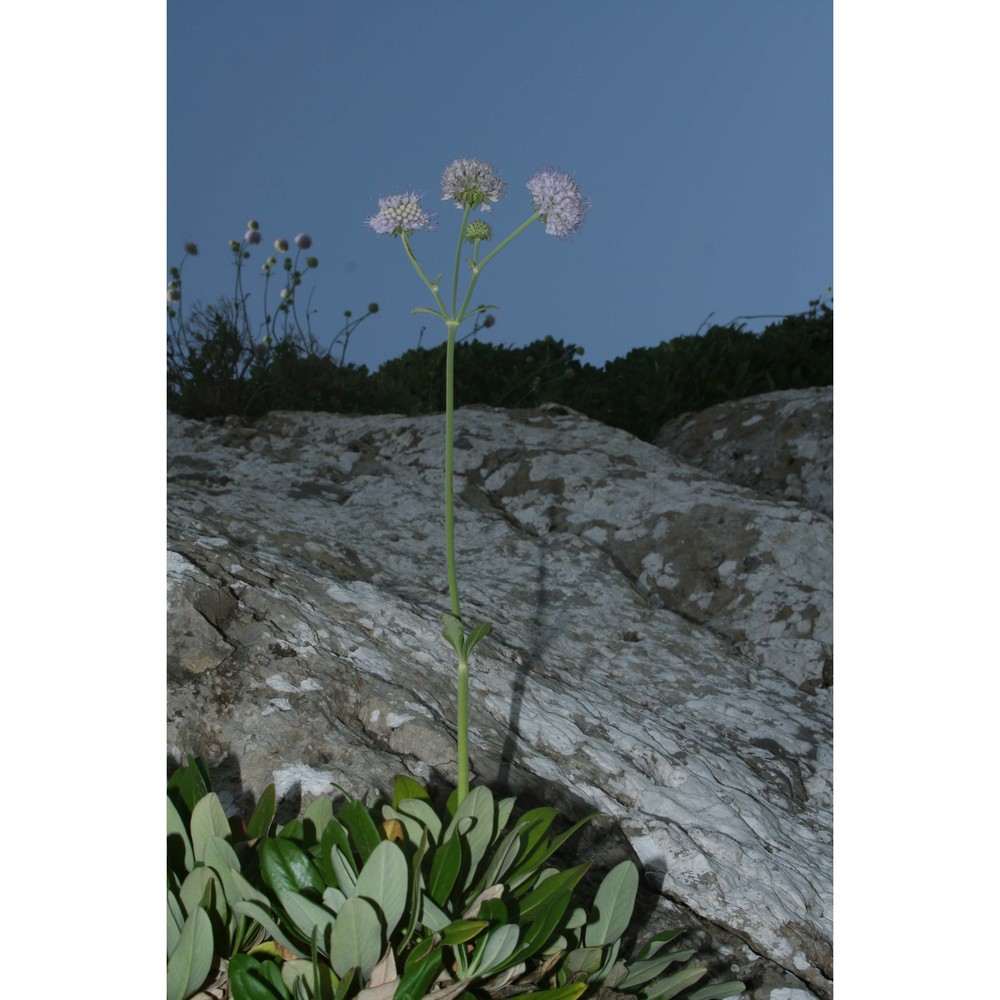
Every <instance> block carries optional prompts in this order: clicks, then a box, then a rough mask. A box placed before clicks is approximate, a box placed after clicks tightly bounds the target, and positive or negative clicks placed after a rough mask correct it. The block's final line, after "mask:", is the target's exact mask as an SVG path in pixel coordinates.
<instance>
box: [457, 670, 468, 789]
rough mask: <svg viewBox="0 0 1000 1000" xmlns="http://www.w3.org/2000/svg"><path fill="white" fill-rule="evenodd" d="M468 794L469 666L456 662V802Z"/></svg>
mask: <svg viewBox="0 0 1000 1000" xmlns="http://www.w3.org/2000/svg"><path fill="white" fill-rule="evenodd" d="M468 794H469V664H468V661H466V660H464V659H462V658H461V657H460V658H459V661H458V801H459V802H462V800H463V799H464V798H465V797H466V795H468Z"/></svg>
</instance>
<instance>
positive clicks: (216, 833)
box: [191, 792, 230, 861]
mask: <svg viewBox="0 0 1000 1000" xmlns="http://www.w3.org/2000/svg"><path fill="white" fill-rule="evenodd" d="M229 836H230V831H229V820H228V819H226V813H225V810H224V809H223V808H222V803H221V802H220V801H219V796H218V795H216V794H215V792H209V793H208V795H206V796H205V797H204V798H203V799H200V800H199V802H198V804H197V805H196V806H195V807H194V810H193V811H192V813H191V846H192V847H193V848H194V859H195V861H204V860H205V844H206V843H207V842H208V840H209V839H210V838H211V837H222V838H223V839H225V838H227V837H229Z"/></svg>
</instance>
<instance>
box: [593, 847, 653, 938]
mask: <svg viewBox="0 0 1000 1000" xmlns="http://www.w3.org/2000/svg"><path fill="white" fill-rule="evenodd" d="M638 889H639V871H638V869H637V868H636V867H635V865H634V864H633V863H632V862H631V861H621V862H619V863H618V864H617V865H615V866H614V868H612V869H611V871H609V872H608V874H607V875H605V877H604V881H603V882H601V886H600V888H599V889H598V890H597V895H596V896H595V897H594V906H593V909H592V910H591V921H590V923H589V924H588V925H587V927H586V929H585V931H584V934H583V943H584V944H586V945H587V946H588V947H598V948H599V947H602V946H604V945H606V944H611V943H612V942H614V941H617V940H618V939H619V938H620V937H621V936H622V934H624V933H625V931H626V930H628V925H629V923H630V921H631V920H632V910H633V909H634V907H635V894H636V892H637V891H638Z"/></svg>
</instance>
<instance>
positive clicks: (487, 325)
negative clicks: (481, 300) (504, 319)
mask: <svg viewBox="0 0 1000 1000" xmlns="http://www.w3.org/2000/svg"><path fill="white" fill-rule="evenodd" d="M495 322H496V320H495V319H494V318H493V317H492V316H491V315H490V314H489V313H487V314H486V315H485V316H484V317H483V327H484V328H485V329H487V330H488V329H489V328H490V327H491V326H492V325H493V324H494V323H495Z"/></svg>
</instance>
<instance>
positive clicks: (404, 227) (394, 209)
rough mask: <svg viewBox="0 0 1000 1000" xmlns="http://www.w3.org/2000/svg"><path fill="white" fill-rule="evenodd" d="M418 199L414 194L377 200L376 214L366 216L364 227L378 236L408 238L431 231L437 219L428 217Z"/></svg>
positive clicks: (418, 196)
mask: <svg viewBox="0 0 1000 1000" xmlns="http://www.w3.org/2000/svg"><path fill="white" fill-rule="evenodd" d="M420 198H421V196H420V195H418V194H416V193H414V192H409V193H408V194H391V195H389V197H388V198H379V200H378V212H376V213H375V215H370V216H368V218H367V219H365V225H367V226H371V228H372V229H373V230H374V231H375V232H376V233H378V234H379V236H399V235H400V234H404V235H406V236H409V235H410V234H411V233H415V232H417V231H418V230H421V229H433V228H434V227H435V226H436V225H437V217H436V216H430V215H428V214H427V213H426V212H425V211H424V210H423V209H422V208H421V207H420Z"/></svg>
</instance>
